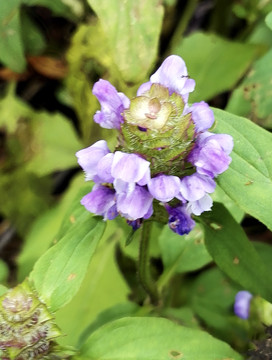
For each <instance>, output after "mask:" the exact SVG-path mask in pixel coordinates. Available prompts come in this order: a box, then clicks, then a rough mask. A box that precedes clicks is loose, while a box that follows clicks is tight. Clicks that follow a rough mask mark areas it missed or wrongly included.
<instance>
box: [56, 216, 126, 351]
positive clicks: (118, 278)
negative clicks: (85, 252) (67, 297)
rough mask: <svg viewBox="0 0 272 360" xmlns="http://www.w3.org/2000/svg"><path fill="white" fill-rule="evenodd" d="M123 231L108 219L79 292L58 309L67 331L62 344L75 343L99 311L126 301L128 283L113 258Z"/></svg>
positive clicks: (59, 319) (60, 324) (58, 317)
mask: <svg viewBox="0 0 272 360" xmlns="http://www.w3.org/2000/svg"><path fill="white" fill-rule="evenodd" d="M122 235H123V234H122V231H120V229H119V228H118V226H117V224H116V223H115V221H109V222H108V224H107V227H106V230H105V233H104V235H103V238H102V239H101V242H100V244H99V247H98V248H97V250H96V252H95V254H94V256H93V258H92V261H91V263H90V265H89V268H88V271H87V274H86V277H85V279H84V281H83V283H82V285H81V287H80V290H79V292H78V293H77V295H76V296H75V297H74V298H73V299H72V301H71V302H70V303H69V304H67V305H66V306H64V307H63V308H62V309H60V310H59V311H57V313H56V322H57V324H58V325H59V326H60V328H61V329H62V330H63V332H64V333H65V334H67V336H65V337H63V338H61V339H60V340H59V342H60V343H61V344H63V345H74V346H76V344H77V342H78V338H79V336H80V334H81V333H82V332H83V331H84V330H85V329H86V328H87V327H88V326H89V325H90V324H91V323H92V322H93V321H95V320H96V319H97V316H98V314H99V313H100V312H102V311H104V310H106V309H108V308H111V307H112V306H114V305H116V304H120V303H124V302H125V301H127V298H128V295H129V289H128V285H127V284H126V282H125V280H124V278H123V276H122V275H121V273H120V271H119V268H118V265H117V263H116V260H115V249H116V244H117V242H118V241H119V240H120V238H122Z"/></svg>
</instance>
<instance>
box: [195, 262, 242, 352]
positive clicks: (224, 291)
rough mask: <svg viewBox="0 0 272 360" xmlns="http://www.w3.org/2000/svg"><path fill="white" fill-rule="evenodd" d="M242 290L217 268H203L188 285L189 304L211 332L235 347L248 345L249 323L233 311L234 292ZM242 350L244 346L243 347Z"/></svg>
mask: <svg viewBox="0 0 272 360" xmlns="http://www.w3.org/2000/svg"><path fill="white" fill-rule="evenodd" d="M239 290H241V288H240V286H238V285H237V284H235V283H233V282H232V281H231V280H230V279H229V278H228V277H227V276H226V275H224V274H223V273H222V272H221V271H220V270H219V269H218V268H211V269H208V270H206V271H204V272H202V273H201V274H200V275H199V276H198V277H197V278H196V280H195V282H194V285H193V287H192V289H191V297H190V304H191V306H192V308H193V310H194V312H195V314H196V315H197V316H199V317H200V319H201V320H202V321H204V323H205V324H206V326H208V328H209V330H210V331H212V334H213V335H215V336H217V337H220V338H221V339H224V340H225V341H228V343H231V345H232V346H234V347H235V348H237V347H238V348H241V347H243V346H245V345H247V341H248V339H249V333H248V331H247V330H246V329H247V327H248V323H247V322H246V323H245V322H241V321H240V319H239V318H238V317H236V316H235V315H234V311H233V304H234V300H235V295H236V294H237V292H238V291H239ZM243 350H244V349H243Z"/></svg>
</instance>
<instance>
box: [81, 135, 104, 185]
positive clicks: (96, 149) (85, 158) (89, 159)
mask: <svg viewBox="0 0 272 360" xmlns="http://www.w3.org/2000/svg"><path fill="white" fill-rule="evenodd" d="M109 152H110V150H109V148H108V145H107V142H106V141H105V140H100V141H97V142H96V143H94V144H93V145H92V146H89V147H88V148H86V149H82V150H79V151H78V152H77V153H76V156H77V159H78V163H79V165H80V166H81V167H82V169H83V170H84V172H85V175H86V180H94V181H96V180H97V179H98V178H97V166H98V164H99V161H100V160H101V159H102V158H103V157H104V156H105V155H107V154H108V153H109ZM95 177H96V180H95Z"/></svg>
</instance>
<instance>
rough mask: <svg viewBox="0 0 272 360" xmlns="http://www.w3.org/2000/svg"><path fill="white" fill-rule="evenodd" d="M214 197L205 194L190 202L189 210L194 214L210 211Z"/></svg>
mask: <svg viewBox="0 0 272 360" xmlns="http://www.w3.org/2000/svg"><path fill="white" fill-rule="evenodd" d="M212 204H213V201H212V198H211V197H210V196H209V195H208V194H205V195H204V196H203V197H202V198H201V199H199V200H195V201H189V202H188V205H187V207H188V210H190V212H191V213H192V214H194V215H197V216H199V215H201V214H202V213H203V212H204V211H210V210H211V208H212Z"/></svg>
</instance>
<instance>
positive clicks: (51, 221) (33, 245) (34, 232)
mask: <svg viewBox="0 0 272 360" xmlns="http://www.w3.org/2000/svg"><path fill="white" fill-rule="evenodd" d="M82 185H84V179H83V175H82V174H80V175H79V176H77V177H75V178H74V179H73V180H72V182H71V184H70V185H69V188H68V189H67V190H66V192H65V194H64V196H63V197H62V198H61V200H60V201H59V203H58V204H57V205H56V206H54V207H53V206H51V208H50V209H49V210H47V211H45V212H42V213H41V214H40V216H39V217H38V218H37V219H36V220H35V221H34V223H33V225H32V226H31V229H30V230H29V232H28V233H27V235H26V237H25V241H24V244H23V248H22V249H21V251H20V254H19V256H18V257H17V264H18V279H19V281H23V280H24V279H25V277H26V276H27V275H28V274H29V273H30V272H31V270H32V269H33V266H34V264H35V262H36V261H37V260H38V259H39V257H41V256H42V255H43V254H44V253H45V252H46V251H47V250H48V248H49V247H50V245H51V244H52V243H53V241H56V240H59V239H61V237H62V234H60V233H58V231H59V230H60V225H61V224H62V223H66V221H67V222H68V223H69V225H70V226H71V222H70V220H69V216H70V215H71V209H69V211H70V213H69V214H67V216H66V217H64V215H65V214H66V213H67V208H68V207H70V204H71V201H73V200H74V201H77V204H78V206H77V207H79V206H80V205H79V202H80V199H81V198H82V196H83V195H82V192H81V191H80V193H79V190H78V189H79V188H81V189H82ZM84 188H85V187H84ZM85 190H86V191H85V193H84V195H85V194H87V192H89V191H90V189H89V188H85ZM67 229H68V226H67ZM57 234H58V236H57ZM63 235H64V234H63Z"/></svg>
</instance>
